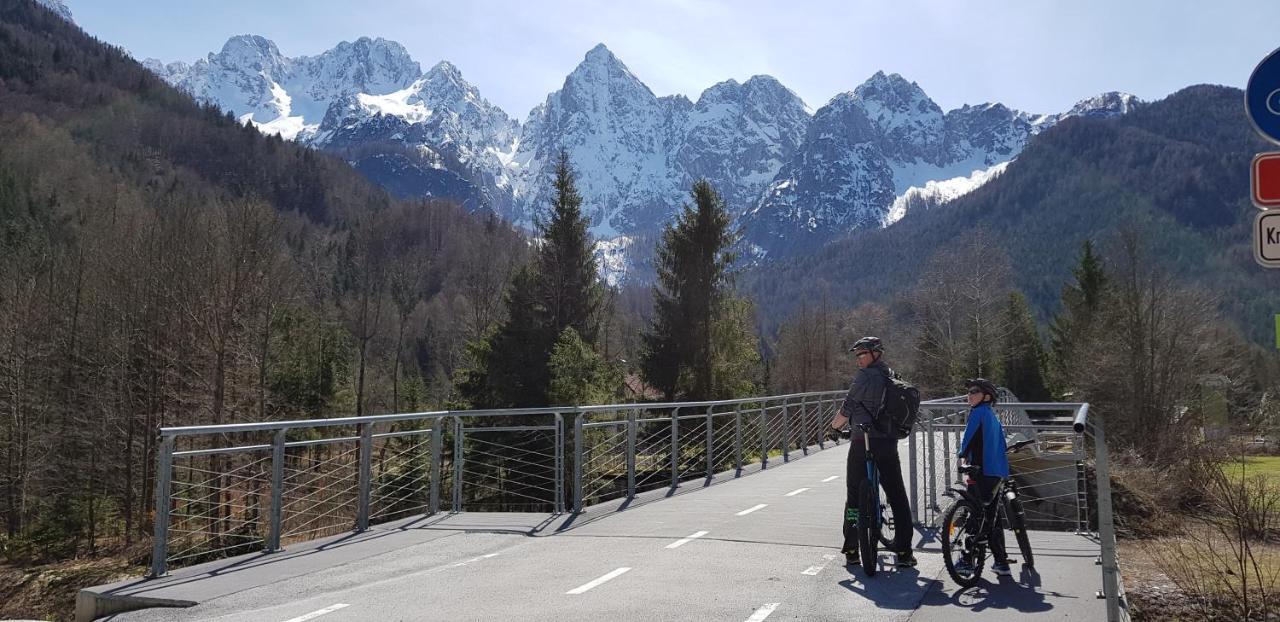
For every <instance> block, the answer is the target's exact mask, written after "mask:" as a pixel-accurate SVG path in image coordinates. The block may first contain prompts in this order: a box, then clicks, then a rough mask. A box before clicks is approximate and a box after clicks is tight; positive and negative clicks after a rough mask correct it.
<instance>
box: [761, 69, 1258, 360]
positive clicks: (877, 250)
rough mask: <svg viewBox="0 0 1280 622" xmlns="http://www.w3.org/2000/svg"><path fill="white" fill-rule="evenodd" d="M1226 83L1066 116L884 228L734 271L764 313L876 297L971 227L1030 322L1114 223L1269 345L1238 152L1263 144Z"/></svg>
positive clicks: (893, 289)
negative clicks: (975, 181) (1004, 269)
mask: <svg viewBox="0 0 1280 622" xmlns="http://www.w3.org/2000/svg"><path fill="white" fill-rule="evenodd" d="M1242 97H1243V95H1242V93H1241V92H1240V91H1239V90H1236V89H1232V88H1226V87H1217V86H1195V87H1189V88H1186V89H1183V90H1182V91H1179V92H1177V93H1174V94H1173V95H1170V96H1169V97H1168V98H1166V99H1164V100H1162V101H1158V102H1155V103H1152V104H1151V105H1148V106H1144V107H1142V108H1140V109H1138V110H1135V111H1134V112H1131V113H1129V114H1127V115H1124V116H1122V117H1115V118H1110V119H1093V118H1074V119H1068V120H1065V121H1063V122H1062V123H1060V124H1059V125H1058V126H1056V127H1054V128H1051V129H1050V130H1047V131H1045V132H1044V133H1043V134H1041V135H1040V136H1037V137H1036V138H1035V139H1034V140H1032V141H1030V143H1029V144H1028V145H1027V148H1026V149H1025V150H1024V151H1023V153H1022V154H1021V155H1020V156H1019V157H1018V159H1017V160H1016V161H1014V162H1013V163H1012V164H1010V165H1009V168H1008V170H1007V171H1006V172H1005V173H1004V174H1003V175H1002V176H1001V177H1000V178H998V179H996V180H994V181H992V182H990V183H988V184H986V185H985V186H983V187H981V188H979V189H978V190H976V191H975V192H973V193H972V194H970V195H966V196H964V197H961V198H960V199H957V200H956V201H954V202H952V203H948V204H946V205H945V206H943V207H940V208H936V209H931V210H916V211H912V212H911V213H909V215H908V216H907V217H906V218H905V219H903V220H902V221H901V222H899V223H897V224H895V225H893V226H890V227H888V228H885V229H880V230H874V231H865V232H859V233H856V234H853V235H851V236H849V237H846V238H845V239H842V240H839V241H837V242H835V243H832V244H829V245H828V246H826V247H824V248H823V249H822V250H821V251H820V252H818V253H815V254H813V255H811V256H808V257H803V258H799V259H796V260H795V261H793V262H789V263H787V264H783V265H777V266H772V267H767V268H765V269H763V270H759V271H756V272H754V273H752V274H750V275H747V277H746V278H744V280H743V283H744V285H745V287H746V289H747V291H748V292H749V293H750V294H751V296H752V297H753V298H754V299H756V300H757V301H758V302H759V304H760V305H761V307H762V311H763V313H764V319H765V322H766V323H767V324H768V323H770V322H778V321H780V320H781V319H783V318H785V317H787V316H788V315H790V313H791V312H792V311H793V310H795V309H797V308H799V306H800V305H801V304H802V303H808V304H810V305H813V304H817V303H818V302H820V301H821V300H822V297H823V294H824V292H825V293H826V294H827V296H828V299H829V300H830V301H832V302H833V303H838V304H840V305H849V306H852V305H853V304H856V303H860V302H881V303H890V302H892V301H893V300H895V299H896V298H899V297H900V296H901V295H903V294H905V292H906V290H908V289H910V288H911V287H913V286H914V284H915V283H916V281H917V280H918V278H919V277H920V275H921V273H922V269H923V266H924V264H925V262H926V261H927V260H928V259H929V258H930V257H931V256H932V255H933V254H934V253H935V252H937V251H945V250H948V249H954V248H955V247H956V245H957V240H959V239H960V238H961V237H962V236H963V235H964V234H965V233H967V232H971V231H975V230H984V231H986V232H988V233H990V234H991V242H990V243H991V244H992V245H995V246H999V247H1001V248H1002V249H1003V250H1004V252H1006V253H1007V254H1008V256H1009V258H1010V260H1011V264H1012V266H1013V273H1012V276H1013V279H1014V284H1015V285H1016V286H1017V287H1018V289H1020V290H1022V291H1023V292H1024V293H1025V294H1026V295H1027V297H1028V298H1029V300H1030V303H1031V305H1032V308H1033V309H1034V312H1035V315H1036V317H1037V318H1038V319H1039V320H1040V322H1041V323H1042V324H1043V323H1044V322H1045V321H1047V320H1048V318H1049V317H1050V316H1051V315H1052V314H1053V313H1054V312H1056V311H1057V310H1058V308H1059V293H1060V290H1061V288H1062V285H1063V283H1064V282H1065V281H1067V280H1068V278H1069V277H1070V272H1069V271H1070V268H1071V266H1072V265H1073V260H1074V257H1075V255H1076V254H1077V252H1078V250H1079V248H1080V245H1081V243H1082V242H1083V241H1084V240H1094V241H1095V242H1097V243H1098V244H1099V247H1100V248H1101V249H1102V252H1104V254H1106V253H1109V252H1110V250H1109V249H1111V248H1112V247H1113V246H1114V245H1113V244H1111V242H1113V241H1114V239H1115V234H1116V232H1118V231H1119V230H1121V229H1123V228H1131V229H1134V230H1135V231H1137V232H1139V233H1140V234H1141V235H1142V237H1143V238H1144V239H1145V240H1146V241H1147V243H1149V245H1150V246H1151V249H1152V257H1153V258H1155V260H1156V261H1158V262H1160V263H1162V264H1163V265H1165V266H1166V267H1167V268H1169V269H1170V270H1171V271H1173V272H1174V273H1176V274H1177V277H1178V279H1179V281H1180V282H1182V283H1183V284H1186V285H1188V286H1191V287H1193V288H1196V289H1197V290H1199V291H1201V292H1202V293H1203V295H1204V296H1206V297H1208V298H1211V299H1213V300H1214V301H1215V303H1216V304H1217V308H1218V309H1220V310H1221V312H1222V314H1223V315H1224V316H1225V317H1227V318H1229V319H1231V320H1232V321H1234V322H1236V323H1237V324H1238V325H1239V327H1240V329H1241V330H1242V331H1243V332H1244V333H1245V334H1246V335H1248V336H1249V338H1250V340H1252V341H1254V342H1255V343H1259V344H1268V343H1272V340H1273V339H1274V336H1273V331H1274V322H1273V320H1272V317H1273V316H1274V314H1275V313H1276V311H1277V310H1280V272H1278V271H1274V270H1272V271H1268V270H1264V269H1263V268H1261V267H1259V266H1257V265H1256V264H1255V263H1254V261H1253V259H1252V256H1251V251H1250V238H1249V226H1248V224H1247V223H1249V222H1252V221H1251V219H1252V217H1253V215H1254V213H1255V208H1253V207H1252V206H1251V205H1250V203H1249V198H1248V193H1249V161H1250V159H1251V158H1252V157H1253V154H1254V153H1257V152H1258V151H1263V150H1266V149H1267V146H1266V144H1264V143H1263V142H1262V141H1261V140H1260V139H1259V138H1257V137H1256V135H1255V134H1254V132H1253V131H1252V129H1251V128H1250V127H1249V126H1248V122H1247V120H1246V118H1245V115H1244V113H1243V112H1242V110H1241V105H1240V102H1241V99H1242Z"/></svg>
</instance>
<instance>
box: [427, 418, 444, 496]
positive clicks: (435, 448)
mask: <svg viewBox="0 0 1280 622" xmlns="http://www.w3.org/2000/svg"><path fill="white" fill-rule="evenodd" d="M443 432H444V419H436V420H435V421H434V422H433V423H432V424H431V505H430V506H429V507H428V508H427V509H428V510H429V511H430V512H431V513H432V514H435V513H437V512H439V511H440V480H441V479H443V475H444V474H443V473H441V467H442V466H443V465H442V464H441V462H440V460H441V458H440V454H441V449H442V447H441V446H442V445H443V444H444V434H443Z"/></svg>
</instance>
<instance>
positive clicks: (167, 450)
mask: <svg viewBox="0 0 1280 622" xmlns="http://www.w3.org/2000/svg"><path fill="white" fill-rule="evenodd" d="M172 488H173V437H172V436H162V437H161V438H160V467H159V468H158V469H157V470H156V516H155V525H154V527H155V536H154V537H155V540H154V542H153V543H152V548H151V575H150V576H151V578H153V579H154V578H156V577H163V576H164V575H165V573H167V572H168V567H167V565H166V562H167V558H168V557H169V505H170V503H171V502H170V496H171V495H172Z"/></svg>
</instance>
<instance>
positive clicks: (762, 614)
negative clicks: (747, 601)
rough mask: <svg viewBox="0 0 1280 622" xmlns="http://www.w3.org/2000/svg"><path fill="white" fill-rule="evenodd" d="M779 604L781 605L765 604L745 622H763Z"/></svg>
mask: <svg viewBox="0 0 1280 622" xmlns="http://www.w3.org/2000/svg"><path fill="white" fill-rule="evenodd" d="M781 604H782V603H765V605H764V606H763V607H761V608H759V609H756V612H755V613H753V614H751V617H750V618H747V622H764V619H765V618H767V617H769V614H771V613H773V610H774V609H777V608H778V605H781Z"/></svg>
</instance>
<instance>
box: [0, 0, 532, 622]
mask: <svg viewBox="0 0 1280 622" xmlns="http://www.w3.org/2000/svg"><path fill="white" fill-rule="evenodd" d="M526 248H527V245H526V244H525V243H524V242H523V240H522V239H521V238H520V236H518V235H517V234H516V233H515V232H514V231H513V230H512V229H511V228H510V227H508V226H506V225H504V224H502V223H500V222H498V221H495V220H489V221H487V222H486V221H481V220H479V219H476V218H474V217H472V216H469V215H467V214H466V213H464V212H463V211H462V210H461V209H460V208H458V207H456V206H454V205H451V204H447V203H429V202H413V203H409V202H399V201H395V200H393V199H392V198H390V197H389V196H388V195H387V194H386V192H385V191H383V190H382V189H380V188H378V187H376V186H374V185H373V184H371V183H369V182H367V181H365V180H364V178H363V177H362V176H361V175H359V174H358V173H357V172H355V171H353V170H352V169H351V168H350V167H349V166H347V165H346V164H345V163H343V162H342V161H340V160H338V159H336V158H333V157H330V156H327V155H324V154H320V153H317V152H314V151H312V150H309V149H306V148H303V147H299V146H297V145H294V144H291V143H288V142H285V141H282V140H280V139H279V138H277V137H266V136H263V135H261V134H259V133H258V131H257V130H256V129H253V128H247V127H244V126H242V125H240V124H238V123H236V122H235V121H234V120H233V119H231V118H229V117H227V116H225V115H223V114H221V113H220V112H218V111H217V110H215V109H211V108H207V107H200V106H198V105H196V104H195V103H194V102H193V101H192V100H191V99H190V98H189V97H188V96H186V95H184V94H181V93H179V92H178V91H176V90H174V89H173V88H171V87H169V86H167V85H166V84H164V83H163V82H162V81H160V79H158V78H156V77H155V76H153V75H152V74H151V73H150V72H148V71H147V70H145V69H144V68H143V67H142V66H140V65H139V64H138V63H136V62H134V61H133V60H132V59H130V58H129V57H128V56H127V55H125V54H124V53H123V52H122V51H121V50H119V49H116V48H113V47H111V46H108V45H104V44H102V43H100V42H98V41H96V40H94V39H92V38H90V37H88V36H87V35H85V34H84V33H83V32H82V31H80V30H79V29H78V28H77V27H76V26H74V25H73V24H70V23H68V22H66V21H64V20H63V19H61V18H59V17H58V16H56V15H55V14H53V13H51V12H49V11H47V10H45V9H43V8H40V7H38V6H37V5H36V4H35V3H33V2H30V1H28V0H3V1H0V410H3V412H4V416H3V417H0V465H3V466H0V469H3V471H2V472H0V516H3V519H4V521H5V526H4V530H3V531H2V532H0V549H2V550H3V553H4V555H5V556H6V557H8V558H9V559H11V560H14V561H18V562H30V561H35V560H41V559H58V558H66V557H69V556H74V555H79V554H82V553H85V552H101V551H104V550H121V549H122V548H123V549H124V550H127V551H130V552H131V554H136V555H137V556H145V551H144V550H143V549H142V548H141V547H136V546H135V547H132V548H130V545H131V544H133V543H135V542H136V541H138V540H140V539H143V538H145V537H146V536H145V534H146V533H147V530H148V529H149V508H151V507H152V502H151V499H150V495H151V494H152V490H153V488H154V484H153V483H152V478H153V469H154V464H155V456H154V450H155V440H156V435H155V430H156V429H157V427H158V426H164V425H188V424H209V423H219V422H228V421H233V420H251V419H286V418H287V419H299V418H310V417H325V416H330V415H333V414H342V415H350V414H362V413H369V412H389V411H396V410H406V409H413V408H420V407H425V406H428V405H439V404H442V403H444V402H445V401H447V400H448V399H451V397H452V393H451V392H452V386H453V385H452V379H451V375H452V374H453V373H454V369H455V367H457V366H458V364H459V362H460V359H461V358H462V356H463V352H464V344H465V343H466V342H467V341H469V340H474V339H477V338H479V337H480V336H481V335H483V334H485V332H486V331H488V330H489V329H490V327H491V326H493V325H494V323H495V322H497V321H499V320H500V319H501V316H502V313H503V310H502V306H501V301H502V293H503V289H504V288H505V286H506V283H507V281H508V279H509V276H510V273H511V272H512V271H513V270H514V269H515V268H516V267H518V265H520V264H521V263H523V261H524V260H525V256H526V251H525V249H526ZM0 600H5V598H3V597H0Z"/></svg>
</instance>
